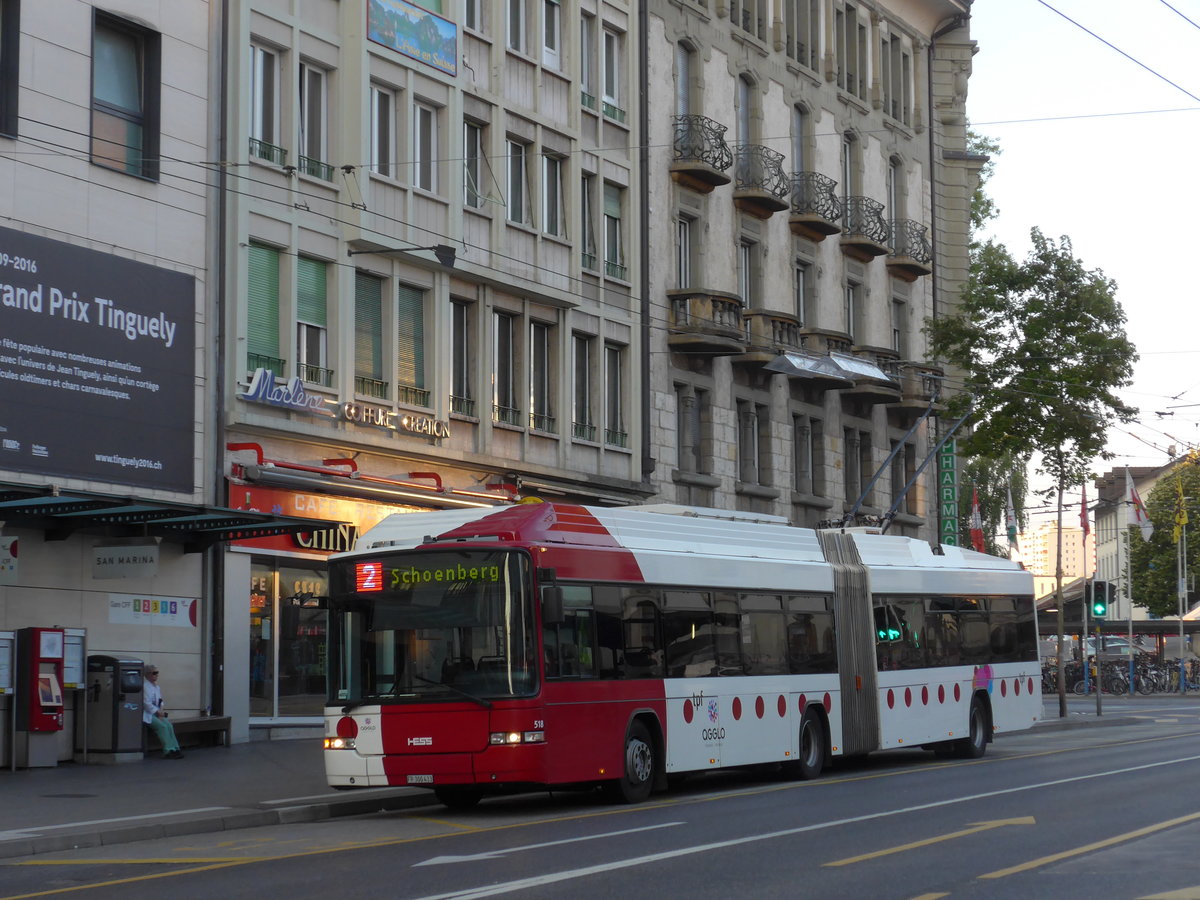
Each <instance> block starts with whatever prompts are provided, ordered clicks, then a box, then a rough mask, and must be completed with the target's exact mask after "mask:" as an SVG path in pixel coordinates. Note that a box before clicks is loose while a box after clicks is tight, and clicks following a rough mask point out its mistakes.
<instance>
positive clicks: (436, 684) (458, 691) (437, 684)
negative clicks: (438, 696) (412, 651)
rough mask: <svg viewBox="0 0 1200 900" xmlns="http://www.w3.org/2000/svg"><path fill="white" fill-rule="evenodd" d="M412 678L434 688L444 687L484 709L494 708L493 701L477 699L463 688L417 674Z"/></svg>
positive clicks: (414, 673)
mask: <svg viewBox="0 0 1200 900" xmlns="http://www.w3.org/2000/svg"><path fill="white" fill-rule="evenodd" d="M412 677H413V678H415V679H417V681H423V682H425V683H426V684H432V685H433V686H434V687H444V688H446V689H447V690H449V691H453V692H454V693H456V694H461V695H462V696H463V697H466V698H467V699H468V700H470V701H471V702H472V703H478V704H479V705H480V706H482V707H483V708H484V709H491V708H492V701H490V700H484V699H483V698H482V697H476V696H475V695H474V694H469V693H467V692H466V691H464V690H463V689H462V688H459V687H455V686H454V685H452V684H446V683H445V682H444V681H434V680H432V679H430V678H426V677H424V676H423V675H418V674H417V673H416V672H413V673H412Z"/></svg>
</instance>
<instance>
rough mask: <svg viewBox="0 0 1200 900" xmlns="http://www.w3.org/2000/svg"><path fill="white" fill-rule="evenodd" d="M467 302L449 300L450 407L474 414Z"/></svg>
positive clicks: (473, 355)
mask: <svg viewBox="0 0 1200 900" xmlns="http://www.w3.org/2000/svg"><path fill="white" fill-rule="evenodd" d="M472 309H473V307H472V305H471V304H470V303H464V302H463V301H461V300H453V301H451V303H450V311H451V323H450V367H451V371H450V409H451V410H452V411H454V412H456V413H459V414H460V415H464V416H474V415H475V414H476V413H475V399H474V397H475V392H474V390H472V388H471V384H472V377H473V366H474V358H475V351H474V347H473V346H472V345H473V343H474V342H473V330H472V328H471V311H472Z"/></svg>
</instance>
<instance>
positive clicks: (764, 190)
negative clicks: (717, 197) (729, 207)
mask: <svg viewBox="0 0 1200 900" xmlns="http://www.w3.org/2000/svg"><path fill="white" fill-rule="evenodd" d="M791 189H792V186H791V184H790V183H789V181H788V177H787V175H785V174H784V172H783V154H782V153H779V152H777V151H775V150H772V149H771V148H770V147H763V146H760V145H758V144H741V145H740V146H738V148H737V164H736V165H735V166H734V184H733V200H734V203H735V204H736V205H737V207H738V208H739V209H741V210H742V211H743V212H747V213H750V214H751V215H753V216H756V217H758V218H760V219H767V218H770V216H771V214H772V213H776V212H779V211H780V210H784V209H787V208H788V205H789V203H790V200H789V199H788V195H789V194H790V193H791Z"/></svg>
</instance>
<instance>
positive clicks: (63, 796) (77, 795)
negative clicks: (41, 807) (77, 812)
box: [42, 794, 100, 800]
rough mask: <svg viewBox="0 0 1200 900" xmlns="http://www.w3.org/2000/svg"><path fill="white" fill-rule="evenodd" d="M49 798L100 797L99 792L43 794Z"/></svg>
mask: <svg viewBox="0 0 1200 900" xmlns="http://www.w3.org/2000/svg"><path fill="white" fill-rule="evenodd" d="M42 796H43V797H47V798H61V799H63V800H84V799H87V798H89V797H99V796H100V795H99V794H42Z"/></svg>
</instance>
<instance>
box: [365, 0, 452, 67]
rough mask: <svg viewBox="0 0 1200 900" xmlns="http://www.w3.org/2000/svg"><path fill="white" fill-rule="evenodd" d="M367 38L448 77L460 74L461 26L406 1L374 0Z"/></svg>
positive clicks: (371, 2)
mask: <svg viewBox="0 0 1200 900" xmlns="http://www.w3.org/2000/svg"><path fill="white" fill-rule="evenodd" d="M367 37H368V38H370V39H371V40H372V41H374V42H375V43H377V44H383V46H385V47H390V48H391V49H393V50H395V51H396V52H397V53H403V54H404V55H405V56H407V57H409V58H410V59H415V60H417V61H419V62H423V63H425V65H427V66H433V67H434V68H435V69H440V70H441V71H443V72H445V73H446V74H447V75H457V74H458V26H457V25H455V24H454V23H453V22H451V21H449V20H448V19H443V18H442V17H441V16H436V15H434V14H433V13H431V12H429V10H426V9H422V8H421V7H419V6H415V5H413V4H412V3H407V2H405V0H370V2H368V3H367Z"/></svg>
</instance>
